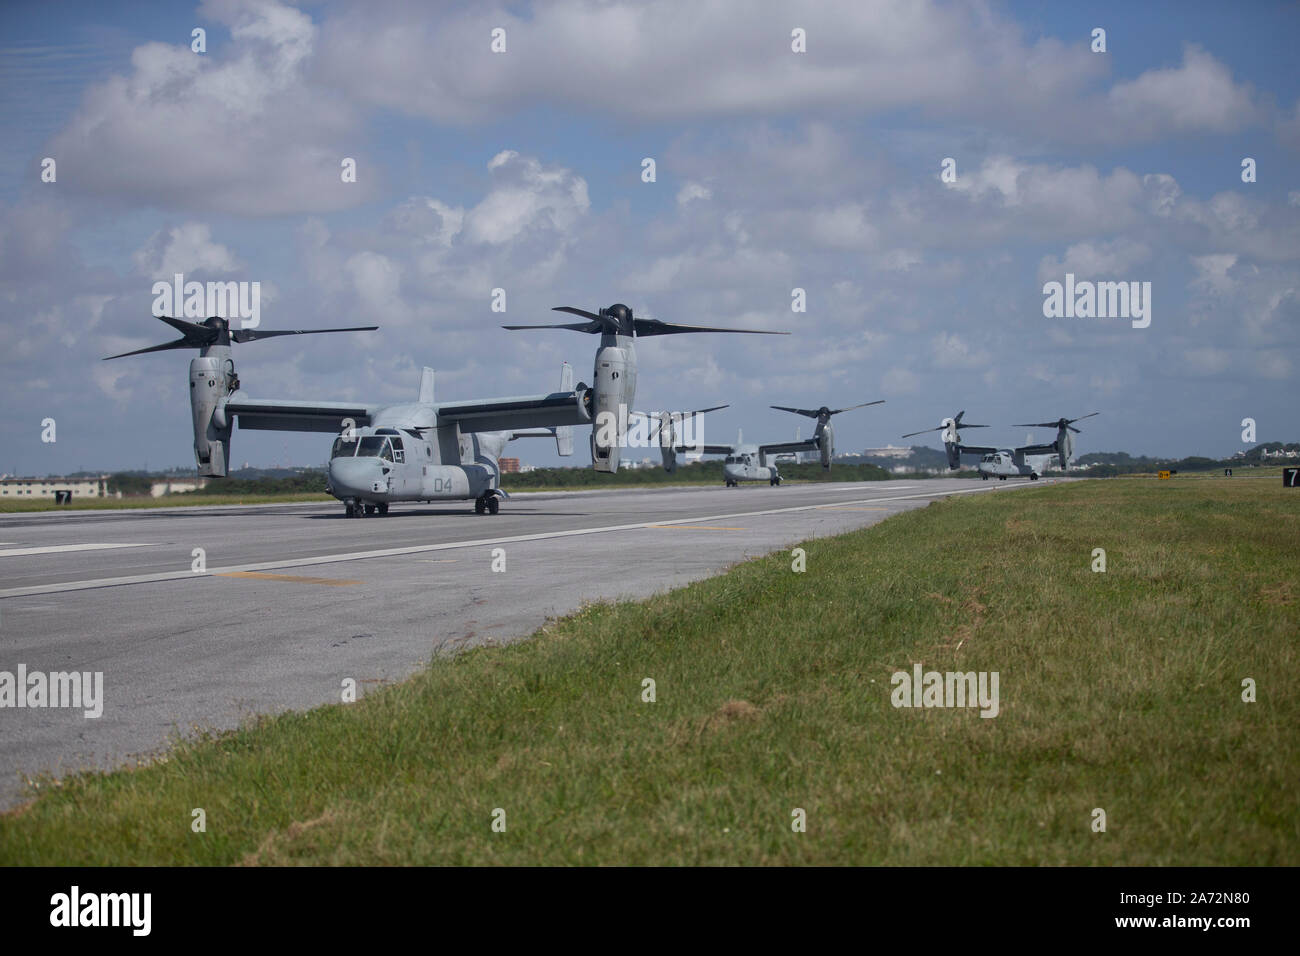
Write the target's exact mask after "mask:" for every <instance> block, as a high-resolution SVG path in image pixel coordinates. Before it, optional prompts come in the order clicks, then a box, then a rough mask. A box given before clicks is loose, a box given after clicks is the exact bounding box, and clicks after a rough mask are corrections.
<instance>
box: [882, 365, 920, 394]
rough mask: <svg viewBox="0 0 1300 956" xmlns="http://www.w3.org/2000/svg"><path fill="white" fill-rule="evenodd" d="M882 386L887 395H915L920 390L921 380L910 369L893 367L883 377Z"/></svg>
mask: <svg viewBox="0 0 1300 956" xmlns="http://www.w3.org/2000/svg"><path fill="white" fill-rule="evenodd" d="M880 387H881V388H882V389H883V390H884V393H885V394H886V395H915V394H916V393H917V392H918V391H920V388H921V380H920V378H919V377H918V376H917V375H916V373H915V372H911V371H909V370H908V369H905V368H891V369H890V370H889V371H888V372H886V373H885V374H884V377H883V378H881V380H880Z"/></svg>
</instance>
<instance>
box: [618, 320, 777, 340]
mask: <svg viewBox="0 0 1300 956" xmlns="http://www.w3.org/2000/svg"><path fill="white" fill-rule="evenodd" d="M632 325H633V327H634V328H635V329H636V334H637V335H638V336H640V337H644V336H647V335H677V334H680V333H682V332H744V333H746V334H748V335H789V334H790V333H789V332H769V331H767V330H766V329H718V328H714V327H712V326H707V325H677V324H675V323H673V322H660V321H659V320H658V319H633V320H632Z"/></svg>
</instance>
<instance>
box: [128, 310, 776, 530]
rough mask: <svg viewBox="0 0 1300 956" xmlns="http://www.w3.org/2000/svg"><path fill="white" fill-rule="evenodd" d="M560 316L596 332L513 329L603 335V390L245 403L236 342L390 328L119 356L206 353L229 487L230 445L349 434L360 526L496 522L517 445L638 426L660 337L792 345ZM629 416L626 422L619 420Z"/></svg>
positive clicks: (220, 467)
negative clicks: (411, 507)
mask: <svg viewBox="0 0 1300 956" xmlns="http://www.w3.org/2000/svg"><path fill="white" fill-rule="evenodd" d="M555 311H558V312H569V313H572V314H574V315H579V316H583V317H584V318H586V319H588V321H586V322H582V323H574V324H567V325H541V326H520V325H515V326H505V328H507V329H527V328H562V329H574V330H577V331H580V332H590V333H593V334H596V333H598V334H599V335H600V337H601V338H600V347H599V348H598V349H597V350H596V360H595V371H594V384H593V385H591V386H588V385H585V384H583V383H581V382H580V383H579V384H578V385H577V386H574V385H573V372H572V368H571V367H570V366H568V365H567V364H566V365H565V366H564V369H563V371H562V373H561V383H560V390H559V391H558V392H551V393H548V394H541V395H519V396H511V397H506V398H487V399H470V400H467V401H460V402H437V401H434V394H433V385H434V374H433V370H432V369H430V368H425V369H424V371H423V374H422V376H421V379H420V393H419V397H418V399H417V400H416V401H415V402H411V403H404V404H381V403H376V402H369V403H367V402H304V401H290V400H284V399H255V398H253V397H252V396H250V395H248V394H247V393H245V392H244V391H243V390H242V388H241V386H240V381H239V377H238V375H237V374H236V373H235V363H234V360H233V358H232V355H231V346H232V344H233V343H242V342H253V341H257V340H258V339H267V338H273V337H277V336H284V335H308V334H314V333H321V332H369V331H374V330H375V329H377V328H378V326H373V325H371V326H355V327H351V328H342V329H296V330H281V331H272V330H261V329H233V330H232V329H231V328H230V323H229V321H228V320H227V319H225V318H221V317H219V316H211V317H209V318H207V319H205V320H204V321H203V322H201V323H200V322H188V321H186V320H184V319H176V318H171V317H168V316H158V318H160V319H161V320H162V321H163V322H166V323H167V324H168V325H170V326H172V327H173V328H174V329H176V330H177V331H179V332H180V333H181V336H182V337H181V338H179V339H176V340H175V341H172V342H165V343H163V344H162V345H154V346H150V347H149V348H143V349H136V350H135V351H132V352H123V353H122V354H120V355H110V356H108V358H124V357H125V356H128V355H140V354H143V353H145V352H161V351H166V350H169V349H191V348H197V349H198V350H199V357H198V358H195V359H192V360H191V361H190V409H191V411H192V413H193V424H194V456H195V459H196V461H197V463H198V473H199V474H200V475H204V476H212V477H224V476H225V475H226V472H227V467H228V463H229V461H230V436H231V432H232V430H233V428H234V424H235V422H236V421H238V422H239V427H240V428H247V429H254V430H271V431H303V432H329V433H338V435H339V437H338V438H337V439H336V440H335V442H334V447H333V451H332V454H331V457H330V464H329V478H328V482H327V484H326V490H327V491H328V492H329V493H330V494H332V495H333V496H334V497H336V498H338V499H339V500H340V501H342V502H343V503H344V505H345V506H346V513H347V515H348V517H355V518H360V517H363V516H365V515H372V514H375V513H376V512H378V513H379V514H387V513H388V506H389V504H390V503H393V502H401V501H447V500H451V501H467V500H471V499H472V500H473V501H474V510H475V511H476V512H477V513H478V514H484V513H488V514H496V513H497V511H498V509H499V507H500V499H502V498H505V497H507V495H506V493H505V492H504V491H502V490H501V486H500V469H499V467H498V464H497V459H498V458H499V457H500V455H501V453H502V451H504V449H505V446H506V443H507V442H509V441H510V440H511V439H513V438H521V437H532V436H546V437H552V436H553V437H554V438H555V441H556V447H557V450H558V451H559V453H560V454H561V455H568V454H572V452H573V432H572V429H573V426H574V425H587V424H592V423H593V422H594V421H607V420H609V419H610V416H614V417H616V418H618V420H619V421H620V422H624V423H625V422H626V415H627V413H626V410H627V409H628V408H630V407H631V405H632V402H633V400H634V398H635V395H636V374H637V364H636V351H635V349H634V348H633V340H634V339H635V338H637V337H644V336H648V335H675V334H679V333H686V332H744V333H754V334H761V335H786V334H788V333H785V332H767V331H765V330H757V329H722V328H708V327H704V326H692V325H674V324H671V323H668V322H660V321H658V320H656V319H644V318H636V317H634V316H633V314H632V310H631V309H629V308H628V307H627V306H625V305H621V304H620V305H612V306H610V307H609V308H608V309H601V310H600V311H599V313H592V312H585V311H583V310H581V309H575V308H571V307H569V306H563V307H560V308H558V309H556V310H555ZM620 406H622V410H623V412H624V414H623V415H622V416H619V414H618V413H619V411H620ZM623 437H624V436H623V435H621V434H617V433H616V431H615V430H610V429H596V428H594V427H593V429H592V436H591V452H592V463H593V465H594V467H595V469H596V471H603V472H615V471H617V470H618V464H619V451H620V445H621V443H622V440H623Z"/></svg>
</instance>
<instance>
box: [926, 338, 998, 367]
mask: <svg viewBox="0 0 1300 956" xmlns="http://www.w3.org/2000/svg"><path fill="white" fill-rule="evenodd" d="M932 345H933V349H934V364H935V366H936V367H938V368H978V367H980V366H982V365H987V364H988V363H989V362H990V361H991V357H990V356H989V353H988V352H986V351H984V350H983V349H973V348H971V346H970V345H968V344H967V343H966V342H965V341H963V340H962V338H961V337H960V336H958V335H957V334H956V333H953V332H940V333H939V334H938V335H937V336H935V338H934V341H933V343H932Z"/></svg>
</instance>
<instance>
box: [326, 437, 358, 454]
mask: <svg viewBox="0 0 1300 956" xmlns="http://www.w3.org/2000/svg"><path fill="white" fill-rule="evenodd" d="M356 453H357V440H356V439H355V438H336V439H334V450H333V451H332V452H330V457H331V458H351V457H352V456H353V455H355V454H356Z"/></svg>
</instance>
